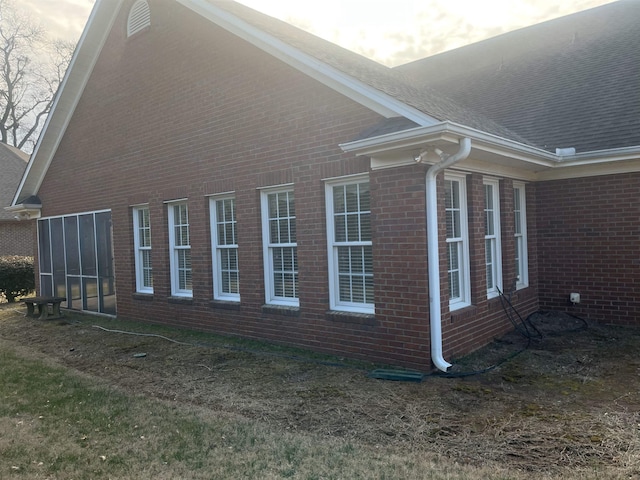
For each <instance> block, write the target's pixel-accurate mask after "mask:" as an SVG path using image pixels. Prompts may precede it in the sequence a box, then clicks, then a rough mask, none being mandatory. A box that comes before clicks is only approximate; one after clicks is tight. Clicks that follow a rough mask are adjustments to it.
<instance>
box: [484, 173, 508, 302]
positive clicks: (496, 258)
mask: <svg viewBox="0 0 640 480" xmlns="http://www.w3.org/2000/svg"><path fill="white" fill-rule="evenodd" d="M483 185H491V186H492V187H493V188H492V189H493V226H494V232H493V235H491V236H487V235H486V232H485V237H484V239H485V248H486V243H487V242H486V241H487V240H491V241H492V243H493V244H494V252H493V269H492V270H493V284H494V285H493V288H489V287H488V284H487V298H495V297H497V296H498V295H499V294H500V293H499V292H500V291H502V290H503V288H502V242H501V238H502V237H501V228H500V182H499V181H498V180H495V179H489V178H485V179H483ZM485 202H486V200H485ZM485 205H486V203H485ZM486 213H487V212H486V209H485V215H486ZM485 259H486V252H485ZM485 266H486V260H485Z"/></svg>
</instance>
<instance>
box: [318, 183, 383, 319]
mask: <svg viewBox="0 0 640 480" xmlns="http://www.w3.org/2000/svg"><path fill="white" fill-rule="evenodd" d="M326 204H327V246H328V254H329V291H330V292H329V297H330V306H331V309H332V310H344V311H350V312H358V313H374V311H375V305H374V298H373V295H374V292H373V247H372V237H371V199H370V193H369V182H368V179H366V178H362V179H360V180H356V179H353V178H350V179H348V180H344V181H342V182H332V183H328V184H327V185H326Z"/></svg>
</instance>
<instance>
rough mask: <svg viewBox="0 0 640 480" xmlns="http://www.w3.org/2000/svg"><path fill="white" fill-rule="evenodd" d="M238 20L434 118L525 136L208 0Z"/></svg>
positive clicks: (241, 9) (362, 61)
mask: <svg viewBox="0 0 640 480" xmlns="http://www.w3.org/2000/svg"><path fill="white" fill-rule="evenodd" d="M208 1H209V3H211V4H212V5H215V6H217V7H219V8H222V9H224V10H226V11H227V12H229V13H231V14H232V15H234V16H236V17H238V18H240V19H241V20H243V21H245V22H247V23H249V24H251V25H253V26H255V27H257V28H259V29H260V30H262V31H264V32H266V33H268V34H269V35H272V36H273V37H275V38H278V39H279V40H281V41H283V42H285V43H287V44H289V45H291V46H292V47H294V48H296V49H298V50H300V51H301V52H303V53H305V54H307V55H310V56H312V57H314V58H316V59H318V60H320V61H322V62H323V63H325V64H327V65H329V66H331V67H333V68H335V69H337V70H339V71H341V72H343V73H346V74H348V75H350V76H352V77H354V78H356V79H358V80H360V81H361V82H363V83H365V84H367V85H369V86H371V87H373V88H375V89H377V90H379V91H382V92H384V93H386V94H387V95H390V96H392V97H394V98H396V99H397V100H400V101H401V102H404V103H406V104H407V105H410V106H412V107H414V108H416V109H418V110H420V111H422V112H424V113H426V114H428V115H430V116H432V117H434V118H436V119H438V120H441V121H445V120H449V121H452V122H456V123H460V124H463V125H467V126H469V127H472V128H477V129H480V130H483V131H485V132H488V133H493V134H496V135H500V136H502V137H505V138H509V139H512V140H516V141H521V142H526V140H525V139H524V138H523V137H522V136H520V135H518V134H517V133H515V132H512V131H510V130H509V129H507V128H504V127H503V126H501V125H499V124H497V123H496V122H494V121H493V120H491V119H489V118H487V117H485V116H484V115H481V114H478V113H476V112H474V111H473V110H472V109H470V108H463V107H461V106H460V105H459V104H457V103H456V102H454V101H452V100H451V99H450V98H448V97H447V96H446V95H444V94H443V93H442V92H436V91H434V90H432V89H431V88H430V87H429V86H425V85H421V86H420V87H419V88H417V87H416V86H415V85H411V83H410V82H407V81H405V79H404V75H403V74H402V73H401V72H399V71H394V70H392V69H390V68H388V67H386V66H384V65H381V64H379V63H377V62H374V61H373V60H369V59H367V58H365V57H363V56H361V55H358V54H356V53H354V52H351V51H349V50H346V49H344V48H342V47H340V46H338V45H335V44H333V43H331V42H328V41H326V40H323V39H321V38H318V37H316V36H315V35H312V34H310V33H308V32H305V31H303V30H300V29H299V28H296V27H294V26H292V25H289V24H287V23H285V22H282V21H280V20H277V19H275V18H272V17H269V16H267V15H264V14H262V13H260V12H257V11H255V10H252V9H250V8H248V7H246V6H244V5H241V4H239V3H236V2H230V1H224V0H208Z"/></svg>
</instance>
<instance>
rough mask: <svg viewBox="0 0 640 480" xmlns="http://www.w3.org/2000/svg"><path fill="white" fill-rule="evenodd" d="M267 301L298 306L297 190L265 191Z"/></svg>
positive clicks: (264, 230) (263, 219)
mask: <svg viewBox="0 0 640 480" xmlns="http://www.w3.org/2000/svg"><path fill="white" fill-rule="evenodd" d="M262 239H263V246H264V281H265V296H266V302H267V303H269V304H274V305H288V306H296V307H297V306H298V305H299V300H298V244H297V240H296V209H295V198H294V194H293V190H280V191H273V190H272V191H264V192H262Z"/></svg>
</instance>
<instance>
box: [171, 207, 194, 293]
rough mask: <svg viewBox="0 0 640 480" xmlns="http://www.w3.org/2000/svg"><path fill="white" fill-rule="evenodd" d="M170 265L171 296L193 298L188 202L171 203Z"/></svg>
mask: <svg viewBox="0 0 640 480" xmlns="http://www.w3.org/2000/svg"><path fill="white" fill-rule="evenodd" d="M168 208H169V250H170V258H169V260H170V261H169V263H170V267H171V295H173V296H177V297H191V296H192V295H193V284H192V279H191V240H190V238H189V209H188V207H187V203H186V202H179V203H170V204H169V205H168Z"/></svg>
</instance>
